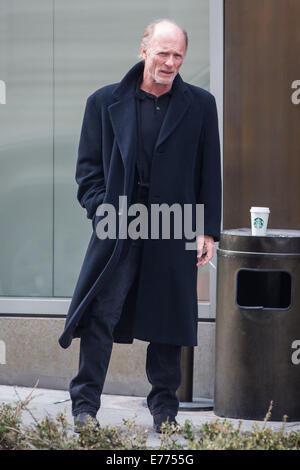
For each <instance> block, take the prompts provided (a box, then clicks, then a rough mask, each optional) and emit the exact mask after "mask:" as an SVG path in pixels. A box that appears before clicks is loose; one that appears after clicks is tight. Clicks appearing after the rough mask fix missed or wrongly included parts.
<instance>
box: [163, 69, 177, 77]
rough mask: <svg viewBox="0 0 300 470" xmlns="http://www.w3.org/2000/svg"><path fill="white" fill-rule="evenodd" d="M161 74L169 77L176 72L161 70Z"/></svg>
mask: <svg viewBox="0 0 300 470" xmlns="http://www.w3.org/2000/svg"><path fill="white" fill-rule="evenodd" d="M160 72H161V73H163V74H164V75H168V76H170V75H173V73H174V72H169V71H166V70H161V71H160Z"/></svg>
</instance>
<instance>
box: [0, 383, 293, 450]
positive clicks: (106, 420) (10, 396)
mask: <svg viewBox="0 0 300 470" xmlns="http://www.w3.org/2000/svg"><path fill="white" fill-rule="evenodd" d="M32 390H33V389H32V388H27V387H19V386H16V387H13V386H7V385H0V402H1V403H2V402H5V403H13V402H16V401H17V400H19V399H22V400H23V399H25V398H26V397H27V396H28V395H29V394H30V393H31V392H32ZM144 402H145V397H130V396H121V395H102V399H101V403H102V405H101V409H100V410H99V412H98V415H97V418H98V420H99V421H100V424H101V425H102V426H106V425H111V426H115V425H116V426H117V425H118V426H120V425H122V424H123V421H122V420H123V418H125V419H128V418H130V419H134V420H135V423H136V424H138V425H142V426H144V427H145V428H146V429H147V430H148V440H147V445H148V446H149V447H159V445H160V435H159V434H157V433H155V432H154V431H153V429H152V416H151V415H150V413H149V411H148V409H147V408H146V407H145V405H144ZM28 408H29V410H30V411H31V413H32V415H33V416H34V418H36V419H37V420H38V421H40V420H41V419H42V418H43V417H44V416H46V415H47V414H48V415H49V416H51V417H53V418H55V417H56V415H57V414H58V413H60V412H64V411H65V412H66V416H67V419H68V422H69V423H70V424H71V425H73V417H72V414H71V402H70V399H69V392H68V391H65V390H49V389H43V388H35V389H34V390H33V393H32V399H31V401H30V403H29V405H28ZM176 419H177V421H178V422H179V424H184V422H185V420H190V421H191V422H192V423H193V425H194V426H196V427H198V426H201V425H202V424H203V423H207V422H212V421H216V420H217V419H220V420H222V419H224V418H219V417H218V416H216V415H215V414H214V412H213V411H183V410H180V411H179V413H178V416H177V418H176ZM226 420H227V421H230V422H232V423H234V424H236V425H237V424H239V422H240V420H237V419H229V418H227V419H226ZM31 423H33V417H32V416H31V414H30V413H28V412H26V411H24V413H23V424H24V425H25V426H27V425H29V424H31ZM254 423H258V424H260V425H261V426H262V424H263V422H262V421H250V420H243V421H242V426H241V429H242V430H251V429H252V426H253V424H254ZM281 426H282V423H281V422H275V421H274V422H271V421H270V422H268V423H267V427H271V428H273V429H274V430H276V429H279V428H280V427H281ZM285 430H286V431H292V430H293V431H300V422H290V423H286V425H285Z"/></svg>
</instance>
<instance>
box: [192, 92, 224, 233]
mask: <svg viewBox="0 0 300 470" xmlns="http://www.w3.org/2000/svg"><path fill="white" fill-rule="evenodd" d="M202 132H203V134H202V139H201V150H200V152H201V165H200V184H199V195H198V200H197V202H198V203H199V204H204V234H205V235H210V236H212V237H213V238H214V240H215V241H219V240H220V230H221V210H222V183H221V156H220V138H219V127H218V115H217V106H216V101H215V98H214V97H213V95H209V100H208V101H207V103H206V113H205V115H204V123H203V130H202Z"/></svg>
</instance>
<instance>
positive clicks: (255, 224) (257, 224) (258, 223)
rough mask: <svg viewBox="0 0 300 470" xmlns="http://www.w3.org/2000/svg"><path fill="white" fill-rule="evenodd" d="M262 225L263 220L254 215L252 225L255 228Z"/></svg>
mask: <svg viewBox="0 0 300 470" xmlns="http://www.w3.org/2000/svg"><path fill="white" fill-rule="evenodd" d="M263 225H264V221H263V219H262V218H261V217H255V219H254V227H255V228H262V227H263Z"/></svg>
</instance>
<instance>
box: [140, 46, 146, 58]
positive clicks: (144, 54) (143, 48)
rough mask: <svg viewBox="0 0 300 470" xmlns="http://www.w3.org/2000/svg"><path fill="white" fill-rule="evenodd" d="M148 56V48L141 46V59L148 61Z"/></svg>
mask: <svg viewBox="0 0 300 470" xmlns="http://www.w3.org/2000/svg"><path fill="white" fill-rule="evenodd" d="M146 55H147V51H146V48H145V46H144V45H143V44H142V45H141V57H142V58H143V59H144V60H145V59H146Z"/></svg>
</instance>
